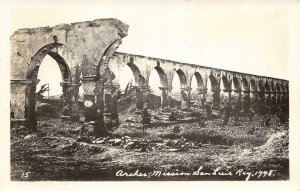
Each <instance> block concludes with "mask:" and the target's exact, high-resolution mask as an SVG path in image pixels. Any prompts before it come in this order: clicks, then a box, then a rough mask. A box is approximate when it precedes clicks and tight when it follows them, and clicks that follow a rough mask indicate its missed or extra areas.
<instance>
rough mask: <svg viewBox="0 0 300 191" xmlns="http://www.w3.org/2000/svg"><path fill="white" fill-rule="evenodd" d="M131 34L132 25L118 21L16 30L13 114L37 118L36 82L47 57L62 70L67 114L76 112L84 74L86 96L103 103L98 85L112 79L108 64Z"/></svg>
mask: <svg viewBox="0 0 300 191" xmlns="http://www.w3.org/2000/svg"><path fill="white" fill-rule="evenodd" d="M127 31H128V25H126V24H124V23H122V22H121V21H119V20H117V19H97V20H94V21H85V22H78V23H72V24H61V25H56V26H54V27H49V26H48V27H39V28H32V29H20V30H17V31H15V33H14V34H13V35H12V36H11V111H12V112H14V115H15V118H19V119H20V118H24V117H25V118H27V120H29V119H30V120H31V121H32V120H33V119H34V118H35V116H34V106H35V97H34V96H35V95H34V93H35V88H36V84H34V85H33V84H32V82H34V81H36V80H37V76H38V70H39V67H40V64H41V63H42V60H43V58H44V57H45V56H46V55H50V56H51V57H52V58H53V59H54V60H56V62H57V64H58V65H59V68H60V70H61V73H62V82H63V83H62V88H63V93H64V106H68V105H69V106H68V107H66V109H68V111H67V112H66V113H74V112H75V113H76V109H77V100H78V88H79V86H80V85H81V84H80V75H82V76H83V78H84V79H85V80H84V83H86V84H84V85H83V86H84V90H85V94H87V95H91V94H92V95H96V96H95V97H96V98H95V100H92V101H97V98H98V102H99V103H101V101H100V100H99V99H100V98H99V97H101V95H102V94H101V92H100V93H99V92H97V91H100V90H99V88H98V89H97V87H95V86H96V85H95V84H94V83H97V81H103V80H101V78H109V77H110V76H109V75H107V73H108V74H110V72H109V71H108V67H107V63H108V61H109V59H110V57H111V56H112V55H113V53H114V52H115V50H116V49H117V48H118V46H119V45H120V44H121V42H122V41H121V39H122V38H123V37H125V36H126V35H127ZM99 74H101V75H102V76H99ZM104 74H106V75H104ZM106 80H107V79H106ZM106 80H104V81H106ZM92 86H94V87H92ZM70 115H72V114H70Z"/></svg>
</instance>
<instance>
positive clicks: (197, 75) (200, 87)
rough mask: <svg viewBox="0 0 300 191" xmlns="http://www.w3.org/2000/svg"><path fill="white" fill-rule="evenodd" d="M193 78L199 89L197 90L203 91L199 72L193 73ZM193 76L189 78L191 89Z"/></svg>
mask: <svg viewBox="0 0 300 191" xmlns="http://www.w3.org/2000/svg"><path fill="white" fill-rule="evenodd" d="M193 76H195V78H196V81H197V88H199V89H203V88H204V83H203V78H202V76H201V74H200V73H199V72H195V73H194V74H193ZM193 76H192V77H191V80H190V85H189V86H190V87H191V85H192V79H193Z"/></svg>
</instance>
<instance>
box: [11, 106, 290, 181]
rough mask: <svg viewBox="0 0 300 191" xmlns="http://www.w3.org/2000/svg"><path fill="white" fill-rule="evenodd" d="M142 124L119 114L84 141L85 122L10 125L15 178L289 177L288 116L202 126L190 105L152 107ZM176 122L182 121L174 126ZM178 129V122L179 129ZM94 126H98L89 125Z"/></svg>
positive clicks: (53, 120) (48, 120)
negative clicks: (103, 132)
mask: <svg viewBox="0 0 300 191" xmlns="http://www.w3.org/2000/svg"><path fill="white" fill-rule="evenodd" d="M150 112H151V115H152V122H151V125H150V126H149V127H147V128H143V126H142V124H141V123H140V121H141V119H140V117H139V116H138V115H136V114H132V113H131V114H123V115H120V126H119V127H118V128H114V129H113V130H112V131H111V132H110V133H111V134H110V135H109V136H106V137H101V138H98V139H95V138H94V137H92V133H91V137H90V141H85V142H82V141H78V140H77V138H78V135H79V130H80V124H79V123H76V122H65V121H64V122H62V121H61V120H60V119H59V118H44V119H42V120H40V121H39V122H38V132H36V133H34V134H29V135H28V134H26V133H25V132H26V130H25V129H22V127H21V128H20V127H14V128H12V130H11V132H12V133H11V179H12V180H17V181H19V180H27V181H28V180H29V181H41V180H141V181H147V180H287V179H288V178H289V159H288V144H289V141H288V140H289V139H288V124H286V125H283V126H278V123H277V121H278V119H277V118H276V117H275V116H273V117H272V119H271V125H270V126H269V127H263V126H261V120H262V119H261V118H260V117H259V116H255V117H254V119H253V121H250V120H249V119H248V118H241V119H240V123H239V124H238V125H236V124H234V122H233V121H230V122H229V124H228V125H221V119H220V118H218V117H216V118H215V119H211V120H208V121H206V122H205V124H206V126H205V127H200V126H199V125H198V123H196V122H195V118H194V117H192V116H190V115H189V113H184V112H182V115H183V117H182V118H181V119H180V120H179V121H176V122H173V123H171V122H169V121H168V115H169V113H168V112H167V111H161V110H155V111H153V110H151V111H150ZM174 129H177V131H176V132H175V131H174ZM178 129H179V130H178ZM91 131H92V130H91Z"/></svg>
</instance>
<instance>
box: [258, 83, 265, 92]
mask: <svg viewBox="0 0 300 191" xmlns="http://www.w3.org/2000/svg"><path fill="white" fill-rule="evenodd" d="M257 87H258V91H259V92H264V91H265V89H264V85H263V82H262V81H261V80H259V81H258V83H257Z"/></svg>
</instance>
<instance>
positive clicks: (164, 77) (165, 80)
mask: <svg viewBox="0 0 300 191" xmlns="http://www.w3.org/2000/svg"><path fill="white" fill-rule="evenodd" d="M154 69H155V70H156V71H157V73H158V75H159V80H160V84H161V85H162V86H163V87H168V78H167V75H166V73H165V71H164V70H163V69H162V68H161V67H160V66H155V67H154ZM151 73H152V71H151Z"/></svg>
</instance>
